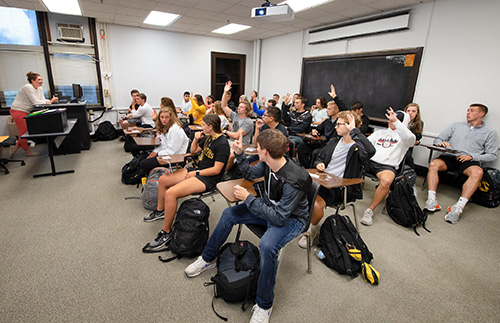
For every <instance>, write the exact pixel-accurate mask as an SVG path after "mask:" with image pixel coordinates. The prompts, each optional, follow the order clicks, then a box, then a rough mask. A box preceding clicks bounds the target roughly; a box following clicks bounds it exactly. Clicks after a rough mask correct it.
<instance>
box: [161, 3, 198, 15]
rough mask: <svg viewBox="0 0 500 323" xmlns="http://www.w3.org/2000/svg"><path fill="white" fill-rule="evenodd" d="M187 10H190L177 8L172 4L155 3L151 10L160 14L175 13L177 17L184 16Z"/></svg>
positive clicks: (181, 7)
mask: <svg viewBox="0 0 500 323" xmlns="http://www.w3.org/2000/svg"><path fill="white" fill-rule="evenodd" d="M189 9H190V8H188V7H183V6H177V5H173V4H165V3H157V4H156V6H155V7H154V9H153V10H156V11H161V12H168V13H175V14H178V15H185V14H187V12H188V11H189Z"/></svg>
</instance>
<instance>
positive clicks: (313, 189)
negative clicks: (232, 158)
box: [236, 181, 320, 274]
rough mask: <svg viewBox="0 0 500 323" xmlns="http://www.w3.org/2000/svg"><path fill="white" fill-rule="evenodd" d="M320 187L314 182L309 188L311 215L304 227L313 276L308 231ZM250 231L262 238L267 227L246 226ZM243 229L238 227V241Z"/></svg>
mask: <svg viewBox="0 0 500 323" xmlns="http://www.w3.org/2000/svg"><path fill="white" fill-rule="evenodd" d="M319 188H320V185H319V184H318V183H316V182H314V181H313V182H312V184H311V187H310V188H309V191H308V192H307V202H308V204H309V214H308V217H307V222H306V225H305V226H304V235H305V237H306V239H307V273H308V274H311V273H312V270H311V243H310V239H311V236H310V234H309V232H307V229H308V228H309V224H310V223H311V218H312V213H313V210H314V202H315V201H316V196H317V195H318V191H319ZM245 225H246V226H247V227H248V229H250V231H252V232H253V233H254V234H255V235H256V236H257V237H259V239H260V238H262V236H263V235H264V233H266V230H267V227H266V226H262V225H257V224H245ZM241 229H242V224H239V226H238V233H237V234H236V241H238V240H239V239H240V234H241ZM298 236H300V235H298ZM282 253H283V249H281V250H280V258H281V256H282Z"/></svg>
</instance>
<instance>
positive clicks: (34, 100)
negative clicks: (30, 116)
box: [10, 83, 47, 113]
mask: <svg viewBox="0 0 500 323" xmlns="http://www.w3.org/2000/svg"><path fill="white" fill-rule="evenodd" d="M36 104H47V99H46V98H45V97H44V96H43V89H42V87H41V86H39V87H38V89H35V88H34V87H33V85H31V84H30V83H28V84H25V85H24V86H23V87H22V88H21V89H20V90H19V92H18V93H17V95H16V98H15V99H14V102H12V106H11V107H10V108H11V109H12V110H18V111H23V112H26V113H30V112H31V111H33V109H34V107H33V106H34V105H36Z"/></svg>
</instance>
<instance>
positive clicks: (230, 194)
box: [217, 177, 263, 203]
mask: <svg viewBox="0 0 500 323" xmlns="http://www.w3.org/2000/svg"><path fill="white" fill-rule="evenodd" d="M262 180H263V178H262V177H261V178H257V179H254V180H251V181H249V180H247V179H244V178H239V179H233V180H230V181H225V182H219V183H218V184H217V189H218V190H219V192H220V193H221V194H222V196H224V198H225V199H226V200H227V201H228V202H229V203H235V202H238V201H239V200H238V199H237V198H236V197H235V196H234V187H235V186H236V185H240V186H241V187H244V188H246V189H247V190H248V191H249V192H250V194H252V195H253V196H255V195H257V193H256V192H255V189H254V188H253V184H255V183H258V182H260V181H262Z"/></svg>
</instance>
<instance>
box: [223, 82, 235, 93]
mask: <svg viewBox="0 0 500 323" xmlns="http://www.w3.org/2000/svg"><path fill="white" fill-rule="evenodd" d="M231 85H233V82H231V81H227V82H226V85H225V86H224V93H227V92H229V91H231Z"/></svg>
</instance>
